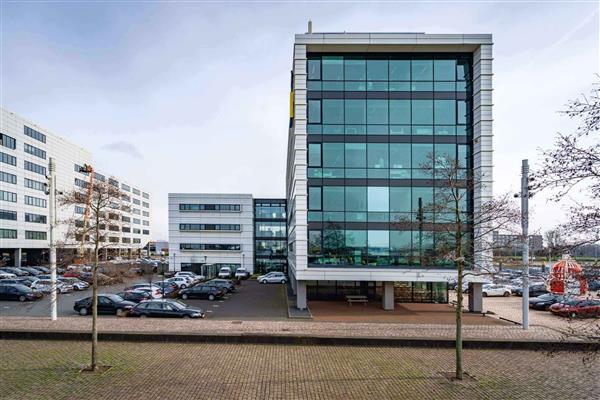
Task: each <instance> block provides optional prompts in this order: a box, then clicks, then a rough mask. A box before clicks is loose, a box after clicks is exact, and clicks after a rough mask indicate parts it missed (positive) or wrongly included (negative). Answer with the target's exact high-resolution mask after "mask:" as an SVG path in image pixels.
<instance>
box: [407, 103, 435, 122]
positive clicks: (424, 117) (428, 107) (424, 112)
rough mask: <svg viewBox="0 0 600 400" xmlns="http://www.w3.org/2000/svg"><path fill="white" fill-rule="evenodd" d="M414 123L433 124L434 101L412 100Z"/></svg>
mask: <svg viewBox="0 0 600 400" xmlns="http://www.w3.org/2000/svg"><path fill="white" fill-rule="evenodd" d="M412 123H413V124H416V125H419V124H423V125H431V124H433V100H412Z"/></svg>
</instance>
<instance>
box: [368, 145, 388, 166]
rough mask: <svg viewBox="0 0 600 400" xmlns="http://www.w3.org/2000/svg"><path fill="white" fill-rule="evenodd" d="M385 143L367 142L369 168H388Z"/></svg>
mask: <svg viewBox="0 0 600 400" xmlns="http://www.w3.org/2000/svg"><path fill="white" fill-rule="evenodd" d="M388 154H389V153H388V144H387V143H369V144H367V158H368V163H367V165H368V167H369V168H389V162H388Z"/></svg>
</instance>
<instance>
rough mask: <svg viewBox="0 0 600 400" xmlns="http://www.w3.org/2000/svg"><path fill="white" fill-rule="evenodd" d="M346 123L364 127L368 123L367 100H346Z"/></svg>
mask: <svg viewBox="0 0 600 400" xmlns="http://www.w3.org/2000/svg"><path fill="white" fill-rule="evenodd" d="M345 103H346V104H345V107H346V113H345V118H346V123H347V124H356V125H364V124H365V123H366V121H367V102H366V101H365V100H346V101H345Z"/></svg>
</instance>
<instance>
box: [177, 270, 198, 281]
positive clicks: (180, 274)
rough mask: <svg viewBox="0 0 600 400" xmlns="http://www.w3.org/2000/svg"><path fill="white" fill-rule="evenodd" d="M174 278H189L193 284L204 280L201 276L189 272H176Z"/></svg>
mask: <svg viewBox="0 0 600 400" xmlns="http://www.w3.org/2000/svg"><path fill="white" fill-rule="evenodd" d="M175 277H176V278H179V277H189V278H190V279H191V280H192V282H193V284H196V283H198V282H201V281H203V280H204V279H205V278H204V276H202V275H196V274H194V273H193V272H190V271H178V272H177V273H176V274H175Z"/></svg>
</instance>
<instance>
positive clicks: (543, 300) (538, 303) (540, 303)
mask: <svg viewBox="0 0 600 400" xmlns="http://www.w3.org/2000/svg"><path fill="white" fill-rule="evenodd" d="M564 300H565V298H564V296H562V295H559V294H553V293H546V294H543V295H541V296H538V297H534V298H532V299H529V307H531V308H533V309H535V310H549V309H550V306H551V305H552V304H554V303H562V302H563V301H564Z"/></svg>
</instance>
